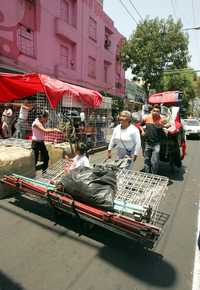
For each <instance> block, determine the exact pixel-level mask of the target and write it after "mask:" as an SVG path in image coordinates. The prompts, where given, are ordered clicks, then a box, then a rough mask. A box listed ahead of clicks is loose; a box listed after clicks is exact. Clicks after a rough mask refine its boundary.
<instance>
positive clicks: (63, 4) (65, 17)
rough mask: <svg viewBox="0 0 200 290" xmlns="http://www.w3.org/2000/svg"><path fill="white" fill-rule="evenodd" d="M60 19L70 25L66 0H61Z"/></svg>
mask: <svg viewBox="0 0 200 290" xmlns="http://www.w3.org/2000/svg"><path fill="white" fill-rule="evenodd" d="M60 17H61V19H62V20H63V21H65V22H67V23H68V24H69V23H70V5H69V3H68V2H67V1H66V0H61V4H60Z"/></svg>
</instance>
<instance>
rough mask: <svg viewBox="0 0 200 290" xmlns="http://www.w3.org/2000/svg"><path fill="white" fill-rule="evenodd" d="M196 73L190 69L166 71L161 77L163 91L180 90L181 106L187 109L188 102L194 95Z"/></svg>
mask: <svg viewBox="0 0 200 290" xmlns="http://www.w3.org/2000/svg"><path fill="white" fill-rule="evenodd" d="M195 77H196V73H195V72H194V70H192V69H187V70H182V71H174V73H166V74H164V76H163V79H162V86H163V90H164V91H174V90H175V91H181V92H182V93H183V106H184V107H185V108H186V109H188V107H189V102H190V101H191V100H193V99H194V98H195V97H196V90H195V81H194V79H195Z"/></svg>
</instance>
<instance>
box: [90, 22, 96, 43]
mask: <svg viewBox="0 0 200 290" xmlns="http://www.w3.org/2000/svg"><path fill="white" fill-rule="evenodd" d="M88 33H89V38H90V39H92V40H93V41H97V22H96V21H95V20H94V19H93V18H92V17H90V18H89V26H88Z"/></svg>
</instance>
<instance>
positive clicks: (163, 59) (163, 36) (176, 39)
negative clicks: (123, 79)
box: [120, 16, 189, 95]
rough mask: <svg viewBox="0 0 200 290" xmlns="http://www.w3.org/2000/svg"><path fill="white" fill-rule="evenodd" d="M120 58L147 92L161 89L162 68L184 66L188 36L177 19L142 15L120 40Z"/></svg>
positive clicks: (186, 58)
mask: <svg viewBox="0 0 200 290" xmlns="http://www.w3.org/2000/svg"><path fill="white" fill-rule="evenodd" d="M120 59H121V62H122V64H123V66H124V68H125V69H127V68H131V69H132V73H133V74H134V75H136V76H137V77H142V79H143V81H144V89H145V91H146V93H147V95H148V94H149V90H150V89H155V90H156V91H159V90H160V89H161V80H162V76H163V72H164V71H165V70H167V69H174V68H178V69H179V68H185V67H186V66H187V63H188V60H189V56H188V35H187V34H186V33H184V32H183V31H182V23H181V21H180V20H179V21H177V22H174V20H173V19H172V17H171V16H170V17H169V18H168V19H167V20H165V19H159V18H155V19H149V18H146V19H145V20H144V21H143V22H141V23H139V24H138V26H137V28H136V31H135V32H133V34H132V35H131V37H130V39H129V40H127V41H125V42H124V44H123V46H122V49H121V51H120Z"/></svg>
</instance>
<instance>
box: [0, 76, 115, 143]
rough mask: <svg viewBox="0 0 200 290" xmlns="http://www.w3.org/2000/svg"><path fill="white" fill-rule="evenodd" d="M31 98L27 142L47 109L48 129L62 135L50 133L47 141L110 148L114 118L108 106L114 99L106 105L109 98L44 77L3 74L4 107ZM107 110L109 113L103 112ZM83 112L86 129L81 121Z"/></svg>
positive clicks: (0, 99) (0, 80) (1, 100)
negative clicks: (109, 130)
mask: <svg viewBox="0 0 200 290" xmlns="http://www.w3.org/2000/svg"><path fill="white" fill-rule="evenodd" d="M29 96H35V97H34V98H33V97H32V99H30V102H31V104H32V106H33V109H32V110H31V111H30V112H29V119H28V131H29V133H28V134H27V136H26V138H28V139H30V138H31V124H32V122H33V121H34V119H35V116H36V115H37V112H39V111H41V110H43V109H47V110H48V111H49V122H48V124H47V126H48V127H49V128H52V127H53V128H54V127H57V128H59V129H60V130H61V131H62V133H58V132H57V133H56V134H55V133H53V134H52V133H49V134H47V135H46V136H45V141H48V142H53V143H62V142H66V141H70V142H72V141H73V142H74V141H75V140H76V139H81V140H82V141H83V140H84V142H86V143H87V140H85V139H88V140H89V141H88V144H89V143H91V144H92V146H94V147H96V146H99V145H106V141H107V139H108V138H107V135H108V132H107V127H108V125H109V124H108V123H109V122H108V120H109V116H110V114H111V113H110V111H111V108H110V107H109V104H110V103H108V101H110V99H109V100H108V101H107V99H106V102H105V98H103V97H102V95H101V94H100V93H99V92H97V91H95V90H90V89H86V88H83V87H80V86H76V85H72V84H68V83H65V82H62V81H60V80H56V79H53V78H50V77H49V76H46V75H43V74H35V73H34V74H24V75H16V74H5V73H2V74H0V103H8V102H9V103H10V102H12V104H16V103H17V102H22V101H23V98H27V97H29ZM102 106H103V107H102ZM104 107H105V108H106V109H104V110H103V109H102V108H104ZM109 108H110V111H109ZM83 112H84V114H85V124H84V126H82V124H83V122H81V117H80V116H81V114H83ZM92 117H93V119H92ZM99 119H101V120H100V121H101V122H99ZM91 123H92V125H91ZM99 124H101V127H103V130H101V131H100V130H97V129H96V128H97V127H98V128H99V126H98V125H99ZM102 131H103V133H104V134H103V133H102ZM100 133H101V134H100ZM86 137H87V138H86ZM91 141H92V142H91Z"/></svg>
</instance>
